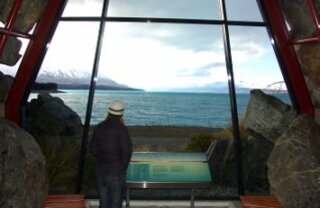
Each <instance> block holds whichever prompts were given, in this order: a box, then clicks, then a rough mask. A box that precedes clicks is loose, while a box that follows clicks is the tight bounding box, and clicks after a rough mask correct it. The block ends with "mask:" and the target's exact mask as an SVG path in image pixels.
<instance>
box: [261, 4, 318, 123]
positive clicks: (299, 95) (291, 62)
mask: <svg viewBox="0 0 320 208" xmlns="http://www.w3.org/2000/svg"><path fill="white" fill-rule="evenodd" d="M261 3H262V5H263V7H264V10H265V13H266V14H265V16H266V18H267V21H268V23H269V25H270V27H271V28H270V29H271V32H272V34H273V37H274V41H275V44H276V46H277V47H278V49H279V53H280V56H281V58H282V61H283V64H284V66H285V70H286V72H287V74H288V78H289V80H290V82H291V84H292V90H293V92H292V93H293V94H294V97H295V98H296V101H297V107H298V110H299V111H300V112H301V113H305V114H308V115H310V116H312V117H314V107H313V104H312V101H311V99H310V96H309V91H308V88H307V86H306V83H305V79H304V76H303V74H302V71H301V69H300V64H299V62H298V59H297V56H296V52H295V50H294V48H293V47H292V45H291V44H290V40H289V36H288V33H287V29H286V25H285V21H284V19H283V16H282V13H281V10H280V6H279V4H278V3H277V0H261Z"/></svg>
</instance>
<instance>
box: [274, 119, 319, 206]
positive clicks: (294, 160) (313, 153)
mask: <svg viewBox="0 0 320 208" xmlns="http://www.w3.org/2000/svg"><path fill="white" fill-rule="evenodd" d="M268 178H269V182H270V187H271V192H272V193H273V194H274V195H276V196H277V197H278V198H279V199H280V201H281V203H282V205H283V206H284V207H290V208H300V207H306V208H313V207H314V208H318V207H320V200H319V199H320V188H319V187H320V126H319V125H317V124H316V123H315V121H314V120H313V119H312V118H310V117H308V116H306V115H299V116H298V117H297V118H296V119H295V120H294V121H293V122H292V124H291V125H290V127H289V128H288V130H287V131H286V132H284V133H283V134H282V135H281V137H280V138H279V139H278V140H277V141H276V143H275V146H274V148H273V150H272V152H271V155H270V158H269V160H268Z"/></svg>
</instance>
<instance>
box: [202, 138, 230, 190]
mask: <svg viewBox="0 0 320 208" xmlns="http://www.w3.org/2000/svg"><path fill="white" fill-rule="evenodd" d="M232 144H233V141H232V139H219V140H214V141H212V143H211V145H210V150H209V151H210V153H209V158H208V163H209V167H210V171H211V173H212V179H213V180H212V182H213V183H215V184H223V185H226V183H227V184H232V182H234V180H236V179H235V177H231V178H229V177H226V176H225V174H227V173H226V169H227V168H226V162H227V161H226V160H227V158H229V154H230V151H233V150H234V149H231V148H232V147H233V145H232ZM228 174H229V173H228ZM230 181H232V182H231V183H230Z"/></svg>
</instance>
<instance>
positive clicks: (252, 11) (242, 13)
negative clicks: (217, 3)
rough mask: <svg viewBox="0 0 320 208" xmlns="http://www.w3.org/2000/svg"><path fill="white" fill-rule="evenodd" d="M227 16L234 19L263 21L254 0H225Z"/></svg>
mask: <svg viewBox="0 0 320 208" xmlns="http://www.w3.org/2000/svg"><path fill="white" fill-rule="evenodd" d="M225 2H226V10H227V18H228V20H235V21H252V22H263V19H262V16H261V13H260V10H259V7H258V4H257V1H256V0H246V1H245V2H243V1H239V0H225Z"/></svg>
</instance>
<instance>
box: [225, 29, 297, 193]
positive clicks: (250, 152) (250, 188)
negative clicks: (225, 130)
mask: <svg viewBox="0 0 320 208" xmlns="http://www.w3.org/2000/svg"><path fill="white" fill-rule="evenodd" d="M229 29H230V30H229V31H230V42H231V50H232V59H233V69H234V77H235V87H236V96H237V108H238V111H239V112H238V113H239V115H238V117H239V132H240V138H241V142H242V158H243V170H244V171H243V173H244V177H243V178H244V186H245V191H246V193H247V194H249V195H269V194H270V189H269V182H268V177H267V170H268V168H267V160H268V157H269V155H270V152H271V150H272V147H273V144H272V143H271V142H270V141H269V140H268V139H270V138H265V137H266V135H267V134H263V136H257V134H254V133H253V132H259V133H261V132H260V131H259V130H260V129H259V130H257V129H254V127H252V126H253V124H252V123H255V122H259V121H260V120H262V121H261V122H263V124H261V126H260V125H259V124H260V123H259V124H256V125H257V126H259V127H260V128H261V129H263V128H266V129H268V128H269V129H273V128H274V125H275V123H277V122H278V120H279V118H278V117H276V118H278V120H277V121H275V122H272V121H270V120H269V119H271V118H272V117H274V116H277V113H278V114H279V115H278V116H280V112H275V113H274V115H272V114H271V113H270V114H268V115H267V116H266V117H268V118H266V117H265V119H263V118H261V117H258V114H259V116H260V113H254V112H256V111H255V110H257V109H259V112H268V110H269V109H266V108H264V107H265V106H269V107H270V105H276V104H275V103H277V102H276V101H274V103H272V104H270V103H269V105H268V103H267V102H268V101H269V102H271V101H270V100H271V98H270V97H268V98H267V96H272V98H273V100H275V99H276V100H278V102H280V103H282V104H284V105H285V104H288V105H291V101H290V97H289V95H288V92H287V88H286V84H285V83H284V80H283V77H282V74H281V71H280V68H279V65H278V62H277V59H276V57H275V54H274V51H273V49H272V46H271V43H270V40H269V37H268V33H267V30H266V28H264V27H229ZM252 90H260V91H261V92H262V93H263V94H265V95H264V96H262V94H259V97H258V96H256V97H254V98H255V104H257V103H258V105H259V107H254V106H255V104H253V105H252V104H251V105H250V108H249V105H248V104H249V101H250V99H251V98H252V96H253V95H252V94H251V92H252ZM255 95H256V94H255ZM261 97H264V99H262V98H261ZM259 101H260V102H259ZM254 116H256V119H255V121H253V120H254ZM250 119H252V120H250ZM248 128H250V129H251V131H250V132H249V131H248Z"/></svg>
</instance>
